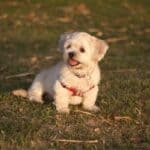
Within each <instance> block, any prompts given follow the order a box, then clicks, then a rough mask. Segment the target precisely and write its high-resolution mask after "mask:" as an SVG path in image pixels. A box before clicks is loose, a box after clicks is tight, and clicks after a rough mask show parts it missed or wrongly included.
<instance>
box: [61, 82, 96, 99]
mask: <svg viewBox="0 0 150 150" xmlns="http://www.w3.org/2000/svg"><path fill="white" fill-rule="evenodd" d="M60 84H61V85H62V87H63V88H66V89H67V90H69V91H70V92H72V95H73V96H80V97H83V95H84V94H85V93H86V92H88V91H90V90H91V89H93V88H94V87H95V86H94V85H93V86H91V87H90V88H89V89H88V90H87V91H84V92H82V91H81V90H78V89H76V88H74V87H68V86H67V85H65V84H64V83H62V82H60Z"/></svg>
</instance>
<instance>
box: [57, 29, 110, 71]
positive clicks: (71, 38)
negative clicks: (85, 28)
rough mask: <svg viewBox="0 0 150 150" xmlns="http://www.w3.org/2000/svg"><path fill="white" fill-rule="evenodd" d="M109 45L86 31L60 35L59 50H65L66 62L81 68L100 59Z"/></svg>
mask: <svg viewBox="0 0 150 150" xmlns="http://www.w3.org/2000/svg"><path fill="white" fill-rule="evenodd" d="M107 49H108V45H107V44H106V43H105V42H104V41H103V40H100V39H97V38H96V37H94V36H91V35H90V34H88V33H85V32H74V33H67V34H64V35H62V36H61V37H60V40H59V50H60V51H62V52H63V57H64V61H65V63H67V65H69V66H70V67H72V68H75V69H80V68H84V67H86V66H89V65H91V64H94V63H97V62H98V61H100V60H101V59H102V58H103V57H104V55H105V53H106V51H107Z"/></svg>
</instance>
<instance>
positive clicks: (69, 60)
mask: <svg viewBox="0 0 150 150" xmlns="http://www.w3.org/2000/svg"><path fill="white" fill-rule="evenodd" d="M68 64H69V65H70V66H72V67H73V66H78V65H79V64H80V62H79V61H77V60H75V59H73V58H69V59H68Z"/></svg>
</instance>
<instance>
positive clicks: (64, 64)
mask: <svg viewBox="0 0 150 150" xmlns="http://www.w3.org/2000/svg"><path fill="white" fill-rule="evenodd" d="M83 49H84V50H83ZM107 49H108V45H107V44H106V43H105V42H104V41H103V40H99V39H97V38H95V37H93V36H91V35H89V34H88V33H85V32H74V33H68V34H64V35H62V36H61V37H60V41H59V50H60V51H61V52H62V54H63V60H62V61H60V62H59V63H58V64H56V65H55V66H53V67H51V68H49V69H47V70H44V71H42V72H41V73H40V74H38V75H37V76H36V78H35V80H34V81H33V83H32V85H31V87H30V89H29V90H28V97H29V99H30V100H31V101H37V102H40V103H42V102H43V101H42V94H43V93H44V92H47V93H49V94H50V95H51V96H52V97H53V98H54V103H55V106H56V109H57V111H58V112H67V113H68V112H69V104H72V105H77V104H80V103H82V105H83V108H84V109H86V110H90V111H98V110H99V108H98V107H97V106H96V105H95V102H96V98H97V93H98V84H99V80H100V70H99V66H98V61H100V60H101V59H102V58H103V57H104V55H105V53H106V51H107ZM69 53H74V56H73V58H70V57H69ZM70 59H71V60H75V62H73V64H72V63H71V62H70V63H69V60H70ZM77 62H78V63H77ZM74 64H75V65H74ZM61 83H63V84H65V85H66V86H67V87H74V88H76V89H77V90H79V91H81V92H82V93H83V96H82V97H80V96H73V95H72V92H71V91H69V90H68V89H67V88H64V87H63V86H62V84H61ZM92 86H93V88H91V87H92ZM90 88H91V89H90Z"/></svg>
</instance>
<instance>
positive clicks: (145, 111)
mask: <svg viewBox="0 0 150 150" xmlns="http://www.w3.org/2000/svg"><path fill="white" fill-rule="evenodd" d="M149 5H150V2H149V1H148V0H132V1H131V0H122V1H120V0H86V1H84V0H76V1H73V0H70V1H69V0H68V1H67V0H58V1H55V0H44V1H42V0H30V1H25V0H24V1H23V0H22V1H20V0H14V1H11V0H1V1H0V34H1V36H0V149H2V150H5V149H6V150H8V149H9V150H11V149H12V150H14V149H15V150H20V149H23V150H25V149H28V150H30V149H31V150H32V149H36V150H38V149H39V150H40V149H41V150H43V149H92V150H94V149H96V150H97V149H103V150H105V149H150V124H149V122H150V120H149V116H150V70H149V69H150V63H149V62H150V50H149V49H150V43H149V42H150V38H149V34H150V28H149V24H150V20H149V17H150V15H149V14H150V9H149ZM92 28H94V29H97V30H98V31H100V32H102V36H101V37H100V38H102V39H110V38H120V37H126V40H122V41H118V42H114V43H109V45H110V49H109V51H108V53H107V55H106V57H105V58H104V60H103V61H102V62H100V66H101V70H102V81H101V84H100V86H99V89H100V91H99V94H98V98H97V104H98V106H99V107H100V108H101V111H100V113H97V114H93V115H89V114H84V113H82V112H76V110H80V111H83V110H82V108H81V107H72V111H71V114H69V115H65V114H63V115H62V114H57V112H56V110H55V107H54V106H53V105H52V104H51V103H49V104H44V105H40V104H36V103H30V102H28V101H27V99H25V98H20V97H15V96H13V95H12V94H11V92H12V90H15V89H18V88H25V89H27V88H28V87H29V86H30V84H31V82H32V80H33V78H34V76H35V75H36V74H37V72H39V71H40V70H41V69H43V68H45V67H49V66H50V65H52V64H53V63H55V62H56V61H58V60H59V59H60V57H61V56H60V54H59V53H58V52H56V49H57V42H58V39H59V36H60V35H61V34H62V33H64V32H68V31H85V32H89V33H91V34H93V35H95V36H97V32H91V29H92ZM47 56H49V57H48V58H47ZM30 71H32V72H34V75H31V76H26V77H21V78H11V79H6V77H7V76H9V75H13V74H18V73H23V72H30ZM118 116H119V117H125V118H121V119H119V120H118V118H117V117H118ZM54 139H66V140H83V141H86V140H98V143H94V144H91V143H69V142H59V141H55V140H54Z"/></svg>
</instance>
